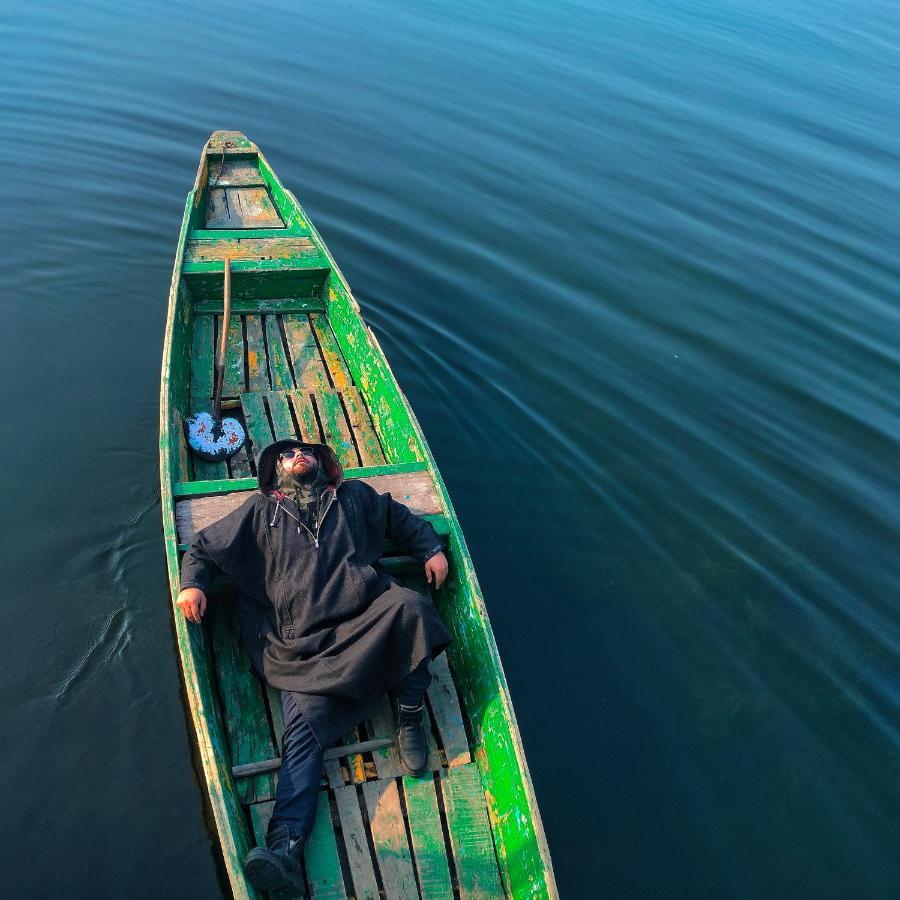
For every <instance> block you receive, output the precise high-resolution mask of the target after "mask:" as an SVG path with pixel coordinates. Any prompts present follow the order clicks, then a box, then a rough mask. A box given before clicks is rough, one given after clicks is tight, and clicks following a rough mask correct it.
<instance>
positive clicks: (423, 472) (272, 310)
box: [160, 131, 557, 898]
mask: <svg viewBox="0 0 900 900" xmlns="http://www.w3.org/2000/svg"><path fill="white" fill-rule="evenodd" d="M226 256H227V257H229V258H230V259H231V270H232V307H231V316H230V321H228V322H223V321H222V312H223V310H222V306H223V272H224V259H225V258H226ZM223 328H225V329H227V342H228V353H227V357H226V373H225V385H224V392H223V394H224V398H225V402H224V408H225V409H226V410H227V415H229V416H233V417H236V418H238V419H239V420H240V421H242V422H243V424H244V426H245V430H246V433H247V436H248V441H247V444H246V445H245V447H244V448H243V449H242V450H241V452H240V453H239V454H238V455H236V456H234V457H232V458H231V459H230V460H228V461H227V462H217V463H210V462H205V461H203V460H201V459H199V458H197V457H193V456H192V455H191V454H190V453H189V451H188V449H187V446H186V441H185V436H184V428H183V422H184V420H185V418H186V417H188V416H190V415H191V414H192V413H194V412H198V411H201V410H205V409H209V408H210V404H211V394H212V390H213V366H214V361H213V358H214V347H215V342H216V340H217V337H218V335H219V333H220V329H223ZM288 437H298V438H303V439H306V440H312V441H325V442H327V443H329V444H330V445H331V446H332V447H334V448H335V450H336V452H337V454H338V456H339V457H340V459H341V461H342V463H343V465H344V467H345V470H346V475H347V477H349V478H364V479H366V480H368V481H369V482H370V483H371V484H372V485H373V486H375V487H376V488H378V489H379V490H382V491H385V490H389V491H390V492H391V493H392V494H393V496H394V497H395V498H396V499H399V500H401V501H402V502H405V503H406V504H407V505H408V506H410V508H412V509H413V510H414V511H416V512H418V513H419V514H421V515H425V516H427V517H429V519H430V520H431V522H432V523H433V524H434V525H435V527H436V528H437V530H438V532H439V534H441V535H442V537H443V538H444V539H445V540H446V543H447V548H448V553H447V555H448V558H449V559H450V577H449V579H448V582H447V583H445V585H444V587H443V588H442V589H441V590H440V591H439V592H436V593H435V594H434V595H433V599H434V602H435V603H436V604H437V607H438V609H439V610H440V612H441V614H442V616H443V618H444V621H445V622H446V623H447V626H448V627H449V629H450V630H451V632H452V633H453V636H454V639H455V640H454V643H453V644H452V646H451V648H450V650H449V653H448V654H445V655H444V656H442V657H441V658H440V659H439V660H438V661H436V662H435V664H434V665H433V671H434V681H433V684H432V687H431V688H430V690H429V694H428V712H429V732H430V761H429V762H430V764H429V769H430V771H429V773H428V774H427V775H426V776H424V777H422V778H418V779H416V778H409V777H402V776H401V770H400V768H399V763H398V759H397V756H396V750H395V749H394V747H393V745H392V744H391V735H392V730H393V729H392V724H391V717H390V710H389V707H388V706H387V703H386V701H385V703H384V704H382V706H381V707H379V708H378V709H376V710H373V712H372V716H371V718H369V719H367V720H366V721H364V722H361V723H360V724H359V726H358V727H357V728H356V729H354V731H353V732H351V733H350V734H348V735H347V736H346V737H345V738H344V739H343V740H342V741H339V742H338V743H337V744H336V746H335V747H333V748H330V749H329V750H327V751H326V759H325V766H324V771H323V777H322V791H321V795H320V801H319V807H318V814H317V819H316V825H315V829H314V831H313V834H312V836H311V838H310V840H309V843H308V845H307V847H306V855H305V860H304V870H305V872H304V875H305V877H306V879H307V882H308V885H309V890H310V894H311V896H312V897H314V898H324V897H357V898H362V897H372V898H375V897H399V898H415V897H420V896H421V897H427V898H431V897H446V898H453V897H463V898H465V897H494V896H509V897H517V898H518V897H555V896H556V895H557V892H556V885H555V882H554V878H553V869H552V864H551V861H550V855H549V852H548V849H547V843H546V839H545V836H544V832H543V827H542V825H541V819H540V814H539V812H538V807H537V802H536V800H535V796H534V790H533V788H532V784H531V780H530V777H529V774H528V768H527V765H526V762H525V754H524V751H523V748H522V741H521V738H520V736H519V731H518V728H517V726H516V720H515V715H514V714H513V708H512V702H511V700H510V696H509V691H508V689H507V686H506V680H505V678H504V675H503V669H502V667H501V664H500V658H499V656H498V653H497V647H496V645H495V643H494V637H493V634H492V632H491V627H490V623H489V621H488V615H487V610H486V608H485V604H484V600H483V598H482V595H481V591H480V589H479V587H478V581H477V579H476V577H475V572H474V570H473V567H472V561H471V559H470V557H469V552H468V550H467V549H466V544H465V541H464V539H463V535H462V531H461V530H460V526H459V522H458V521H457V518H456V515H455V513H454V511H453V505H452V503H451V502H450V498H449V496H448V495H447V491H446V489H445V487H444V483H443V481H442V480H441V476H440V473H439V472H438V469H437V466H436V465H435V462H434V458H433V456H432V454H431V451H430V450H429V448H428V444H427V443H426V441H425V436H424V435H423V434H422V429H421V428H420V426H419V424H418V422H417V421H416V418H415V416H414V414H413V411H412V409H411V408H410V406H409V403H408V402H407V399H406V397H405V396H404V394H403V393H402V392H401V390H400V388H399V387H398V385H397V382H396V381H395V379H394V376H393V374H392V372H391V370H390V367H389V366H388V363H387V360H386V359H385V357H384V354H383V353H382V351H381V348H380V347H379V345H378V342H377V340H376V339H375V336H374V335H373V333H372V332H371V331H370V330H369V328H368V327H367V326H366V325H365V323H364V322H363V320H362V318H361V317H360V312H359V307H358V306H357V303H356V301H355V300H354V298H353V295H352V293H351V292H350V288H349V286H348V284H347V282H346V280H345V279H344V277H343V275H342V274H341V272H340V270H339V269H338V267H337V265H336V264H335V262H334V260H333V259H332V257H331V255H330V254H329V252H328V250H327V248H326V247H325V244H324V243H323V241H322V239H321V237H320V236H319V234H318V232H317V231H316V229H315V228H314V227H313V225H312V223H311V222H310V221H309V219H308V218H307V216H306V214H305V213H304V211H303V209H302V207H301V206H300V204H299V203H298V202H297V200H296V198H295V197H294V195H293V194H291V192H290V191H288V190H287V189H286V188H285V187H284V186H283V185H282V183H281V182H280V181H279V180H278V178H277V177H276V175H275V173H274V172H273V171H272V169H271V167H270V166H269V164H268V162H267V161H266V159H265V157H264V156H263V155H262V154H261V153H260V152H259V150H258V148H257V147H256V145H255V144H254V143H252V142H251V141H250V140H248V139H247V138H246V137H245V136H244V135H243V134H240V133H238V132H228V131H217V132H215V133H214V134H213V135H212V137H211V138H210V140H209V142H208V144H207V145H206V147H205V148H204V150H203V155H202V157H201V160H200V167H199V170H198V172H197V177H196V180H195V182H194V187H193V190H192V191H191V192H190V193H189V194H188V197H187V203H186V204H185V210H184V219H183V222H182V225H181V234H180V236H179V240H178V252H177V254H176V256H175V268H174V272H173V275H172V285H171V290H170V294H169V311H168V318H167V322H166V334H165V346H164V350H163V362H162V383H161V390H160V479H161V484H162V515H163V526H164V532H165V544H166V556H167V561H168V572H169V581H170V586H171V594H172V599H173V603H174V598H175V596H176V595H177V592H178V569H179V559H180V555H181V553H182V552H183V550H184V548H185V545H186V543H187V542H188V541H189V540H190V536H191V534H192V533H193V532H194V531H196V530H198V529H199V528H202V527H203V526H204V525H205V524H208V523H209V522H211V521H214V520H215V519H217V518H219V517H221V516H222V515H224V514H226V513H227V512H228V511H229V510H231V509H233V508H235V506H236V505H238V504H239V503H240V502H242V500H243V498H244V497H245V496H246V492H247V491H252V490H254V489H255V488H256V478H255V473H256V468H255V461H256V457H257V455H258V453H259V451H260V450H261V449H262V448H263V447H265V446H266V445H267V444H269V443H270V442H271V441H273V440H275V439H277V438H288ZM383 563H384V565H386V566H387V567H389V568H390V570H391V571H392V572H393V573H394V574H395V577H397V579H398V580H400V581H401V582H403V583H405V584H407V585H410V586H413V587H416V588H417V589H418V590H420V591H423V592H426V591H427V590H428V588H427V586H426V585H425V583H424V580H423V575H422V572H421V565H420V564H416V563H415V562H414V561H413V560H411V559H409V558H408V557H404V556H403V555H402V554H401V551H399V550H398V549H397V548H395V547H391V546H390V545H388V546H386V547H385V550H384V559H383ZM173 615H174V621H175V630H176V635H177V640H178V649H179V653H180V658H181V667H182V673H183V676H184V688H185V693H186V697H187V705H188V707H189V710H190V718H191V722H192V724H193V728H194V733H195V736H196V747H197V751H198V755H199V760H200V763H201V764H202V769H203V773H204V775H205V780H206V787H207V791H208V796H209V804H210V807H211V811H212V816H213V819H214V821H215V824H216V829H217V833H218V841H219V845H220V847H221V852H222V859H223V862H224V866H225V870H226V871H227V873H228V879H229V882H230V886H231V890H232V892H233V894H234V896H235V897H256V896H258V895H257V893H256V892H255V891H254V889H253V888H252V886H251V885H250V884H249V883H248V882H247V881H246V880H245V878H244V876H243V872H242V869H241V860H242V859H243V857H244V855H245V853H246V852H247V851H248V850H249V849H250V848H251V847H252V846H253V845H254V844H256V843H257V842H261V841H262V837H263V835H264V832H265V827H266V824H267V822H268V818H269V816H270V815H271V810H272V806H273V797H274V787H275V779H276V777H277V768H278V763H279V760H278V753H279V749H278V748H279V738H280V735H281V730H282V728H283V723H282V721H281V707H280V704H279V702H278V700H277V697H275V696H274V692H272V691H271V689H269V688H267V687H266V686H265V685H264V684H262V683H261V682H260V681H259V680H258V679H257V678H256V677H255V676H253V675H252V674H251V673H250V671H249V669H248V661H247V659H246V657H245V655H244V652H243V650H242V648H241V646H240V644H239V642H238V638H237V631H236V622H235V610H234V600H233V596H232V594H231V592H230V590H229V586H228V584H219V585H217V588H216V590H215V592H214V596H213V597H212V598H211V601H210V609H209V611H208V613H207V616H206V617H205V618H204V622H203V625H202V626H196V625H192V624H190V623H188V622H187V621H186V620H185V619H184V618H183V617H182V615H181V614H180V612H179V611H178V610H177V609H176V608H175V607H174V605H173ZM273 700H274V702H273Z"/></svg>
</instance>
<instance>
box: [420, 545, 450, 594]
mask: <svg viewBox="0 0 900 900" xmlns="http://www.w3.org/2000/svg"><path fill="white" fill-rule="evenodd" d="M449 569H450V565H449V563H448V562H447V557H446V556H444V554H443V553H435V554H434V556H432V557H431V558H430V559H429V560H428V562H426V563H425V580H426V581H427V582H428V583H429V584H431V582H432V579H434V587H435V589H437V590H440V589H441V585H442V584H443V583H444V579H445V578H446V577H447V572H448V570H449Z"/></svg>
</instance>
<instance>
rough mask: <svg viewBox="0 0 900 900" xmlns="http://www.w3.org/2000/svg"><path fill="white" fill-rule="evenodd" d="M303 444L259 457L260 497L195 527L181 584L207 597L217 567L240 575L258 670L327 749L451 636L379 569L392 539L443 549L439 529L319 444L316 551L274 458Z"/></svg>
mask: <svg viewBox="0 0 900 900" xmlns="http://www.w3.org/2000/svg"><path fill="white" fill-rule="evenodd" d="M297 443H298V442H297V441H277V442H276V443H274V444H271V445H270V446H269V447H267V448H266V449H265V450H264V451H263V452H262V454H261V456H260V461H259V465H258V471H259V487H260V489H259V492H258V493H256V494H254V495H253V496H251V497H249V498H248V499H247V500H246V501H245V502H244V503H243V504H242V505H241V506H240V507H239V508H238V509H236V510H234V511H233V512H231V513H229V514H228V515H227V516H225V517H224V518H223V519H220V520H219V521H218V522H216V523H214V524H212V525H209V526H207V527H206V528H204V529H202V530H201V531H199V532H198V533H197V535H196V537H195V539H194V541H193V543H192V544H191V546H190V549H189V550H188V551H187V553H186V554H185V555H184V558H183V559H182V562H181V587H182V588H186V587H197V588H200V589H201V590H202V591H204V592H205V593H209V590H210V588H211V587H212V583H213V581H214V580H215V577H216V576H217V575H218V574H220V573H224V574H226V575H228V576H229V577H230V578H231V579H232V581H233V582H234V584H235V585H236V587H237V590H238V614H239V619H240V626H241V637H242V639H243V642H244V646H245V647H246V649H247V652H248V654H249V656H250V659H251V662H252V663H253V666H254V668H255V669H256V670H257V672H258V673H259V674H260V675H262V676H263V677H264V678H265V680H266V681H268V682H269V684H271V685H272V686H273V687H276V688H279V689H281V690H287V691H291V692H293V693H295V695H296V696H295V699H296V701H297V703H298V704H299V706H300V708H301V710H302V712H303V714H304V715H305V716H306V718H307V720H308V721H309V724H310V727H311V728H312V731H313V734H315V736H316V739H317V740H318V741H319V743H320V744H321V745H322V746H327V745H328V744H330V743H331V742H332V741H334V740H335V739H336V738H338V737H341V736H342V735H344V734H346V732H347V731H349V730H350V729H351V728H352V727H353V726H354V725H355V724H356V723H357V722H359V721H360V720H361V719H362V718H363V717H364V715H365V713H366V711H367V709H368V707H369V706H370V705H371V704H372V703H373V702H375V701H377V700H378V699H379V698H380V697H381V696H382V695H383V694H384V693H385V692H386V691H388V690H389V689H390V688H392V687H394V686H395V685H396V684H397V683H398V682H400V681H401V680H402V679H403V678H404V677H405V676H406V675H408V674H409V673H410V672H411V671H412V670H413V669H414V668H415V667H416V666H417V665H419V663H421V662H422V661H423V660H424V659H432V658H434V657H435V656H437V654H438V653H440V652H441V651H442V650H443V649H444V648H445V647H446V646H447V644H448V643H449V642H450V640H451V638H450V634H449V633H448V631H447V629H446V628H445V627H444V624H443V622H441V619H440V617H439V616H438V613H437V611H436V610H435V608H434V606H433V605H432V603H431V601H430V600H428V599H427V598H426V597H423V596H422V595H421V594H418V593H416V592H415V591H411V590H409V589H407V588H404V587H402V586H401V585H399V584H397V582H396V581H394V580H393V579H392V578H391V577H390V575H388V574H387V572H385V571H384V570H383V569H382V568H380V567H379V565H378V559H379V557H380V556H381V555H382V552H383V546H384V540H385V538H386V537H387V538H390V539H391V540H392V541H393V542H394V543H395V544H397V545H398V546H399V547H400V548H401V549H402V550H403V551H404V552H406V553H408V554H409V555H410V556H414V557H416V558H417V559H420V560H422V561H423V563H424V562H425V561H426V560H427V559H428V558H429V557H431V556H433V555H434V554H435V553H437V552H438V551H439V550H441V543H440V539H439V538H438V535H437V533H436V532H435V530H434V529H433V528H432V527H431V525H430V524H429V523H428V522H426V521H425V520H424V519H421V518H419V517H418V516H415V515H414V514H413V513H411V512H410V511H409V509H408V508H407V507H406V506H404V505H403V504H402V503H398V502H397V501H396V500H394V499H393V498H392V497H391V495H390V494H379V493H378V492H377V491H375V490H374V489H373V488H371V487H370V486H369V485H367V484H366V483H365V482H362V481H355V480H351V481H344V479H343V471H342V469H341V466H340V463H339V462H338V460H337V458H336V457H335V455H334V453H333V451H332V450H331V448H329V447H327V446H325V445H324V444H318V445H314V446H316V449H317V451H318V456H319V460H320V462H321V463H322V464H324V465H325V467H326V471H327V472H328V474H329V485H328V487H327V488H326V490H325V494H323V497H322V501H321V512H320V514H319V520H320V523H321V524H320V528H319V534H318V546H316V540H315V538H314V536H313V535H312V534H311V533H310V532H309V531H307V530H306V528H304V527H302V526H301V523H300V521H299V520H300V519H302V521H303V522H304V523H305V521H306V520H305V518H303V517H301V516H300V514H299V510H298V509H297V505H296V503H295V502H294V501H293V500H292V499H290V498H287V497H285V495H284V494H281V493H280V492H279V491H277V490H275V489H274V487H273V481H274V476H275V464H276V461H277V459H278V454H279V453H280V452H281V451H282V450H283V449H285V448H286V447H290V446H296V445H297Z"/></svg>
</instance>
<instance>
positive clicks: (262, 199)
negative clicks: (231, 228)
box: [226, 187, 284, 228]
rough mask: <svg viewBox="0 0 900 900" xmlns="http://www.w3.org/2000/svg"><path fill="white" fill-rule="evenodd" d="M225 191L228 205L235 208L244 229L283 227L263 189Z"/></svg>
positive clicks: (250, 188) (232, 189)
mask: <svg viewBox="0 0 900 900" xmlns="http://www.w3.org/2000/svg"><path fill="white" fill-rule="evenodd" d="M226 191H227V192H228V202H229V205H230V206H232V208H233V207H234V206H235V205H236V206H237V208H238V210H239V215H240V219H241V225H242V226H243V227H244V228H277V227H278V226H279V225H284V222H282V221H281V216H279V215H278V210H277V209H275V205H274V204H273V203H272V198H271V197H270V196H269V192H268V191H267V190H266V189H265V188H264V187H247V188H226ZM235 201H236V204H235Z"/></svg>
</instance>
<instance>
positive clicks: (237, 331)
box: [216, 316, 245, 397]
mask: <svg viewBox="0 0 900 900" xmlns="http://www.w3.org/2000/svg"><path fill="white" fill-rule="evenodd" d="M228 318H229V323H228V337H227V345H226V349H225V383H224V384H223V385H222V396H223V397H237V396H238V394H241V393H243V391H244V390H245V387H244V329H243V326H242V324H241V317H240V316H229V317H228ZM216 322H217V323H218V327H219V328H222V326H223V322H224V319H223V317H222V316H217V317H216Z"/></svg>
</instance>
